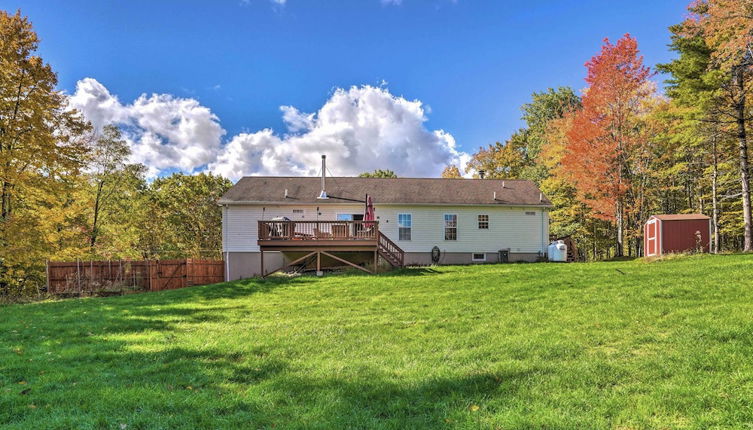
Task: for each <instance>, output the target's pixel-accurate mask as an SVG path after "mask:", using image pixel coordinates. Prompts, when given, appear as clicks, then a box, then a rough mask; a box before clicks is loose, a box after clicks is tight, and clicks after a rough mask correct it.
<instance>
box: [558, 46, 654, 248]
mask: <svg viewBox="0 0 753 430" xmlns="http://www.w3.org/2000/svg"><path fill="white" fill-rule="evenodd" d="M586 68H587V69H588V75H587V77H586V82H587V83H588V88H586V89H585V90H584V94H583V99H582V100H583V104H582V108H581V109H580V110H578V111H576V112H574V113H573V114H572V115H573V117H572V118H571V119H570V121H569V124H570V126H569V128H568V129H567V130H566V132H565V137H564V139H565V151H564V155H563V157H562V160H561V166H562V169H563V173H564V175H565V177H566V178H567V179H568V180H569V181H570V183H571V184H572V185H573V187H574V188H575V189H576V190H577V191H576V192H577V198H578V200H579V201H581V202H582V203H584V204H585V205H586V206H587V207H588V208H589V209H590V214H591V216H593V217H595V218H597V219H602V220H606V221H609V222H611V223H613V225H614V227H615V246H616V253H615V254H616V255H617V256H622V255H623V253H624V249H625V241H624V231H625V215H626V212H628V211H629V210H630V208H629V202H630V201H631V199H632V198H633V197H634V195H633V194H632V193H631V186H632V178H633V177H634V174H635V173H636V172H634V171H633V170H632V169H633V167H634V165H633V155H634V154H636V153H639V152H641V150H640V147H642V146H643V145H645V144H646V141H647V136H646V134H645V133H644V131H643V127H642V124H641V122H642V120H643V117H644V114H645V109H646V105H647V103H646V100H648V99H650V98H651V96H652V95H653V91H654V90H653V86H652V85H651V83H650V82H649V77H650V76H651V70H650V69H649V68H648V67H646V66H644V65H643V57H642V56H640V55H639V52H638V44H637V42H636V40H635V39H634V38H633V37H631V36H630V35H629V34H626V35H625V36H623V37H622V38H621V39H620V40H618V41H617V43H616V44H612V43H610V42H609V40H606V39H605V41H604V45H603V46H602V49H601V52H600V53H599V54H598V55H596V56H595V57H593V58H592V59H591V60H590V61H588V62H587V63H586Z"/></svg>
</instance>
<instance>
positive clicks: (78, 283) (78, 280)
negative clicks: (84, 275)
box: [76, 258, 81, 296]
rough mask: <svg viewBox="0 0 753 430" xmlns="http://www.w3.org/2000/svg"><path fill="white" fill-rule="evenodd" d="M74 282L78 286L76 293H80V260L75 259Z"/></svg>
mask: <svg viewBox="0 0 753 430" xmlns="http://www.w3.org/2000/svg"><path fill="white" fill-rule="evenodd" d="M76 284H77V287H78V295H79V296H80V295H81V263H80V260H79V259H78V258H77V259H76Z"/></svg>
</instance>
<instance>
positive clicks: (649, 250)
mask: <svg viewBox="0 0 753 430" xmlns="http://www.w3.org/2000/svg"><path fill="white" fill-rule="evenodd" d="M658 227H659V226H658V222H657V220H656V218H652V219H650V220H648V222H647V223H646V233H645V234H646V244H645V246H646V256H647V257H650V256H652V255H656V254H658V253H659V228H658Z"/></svg>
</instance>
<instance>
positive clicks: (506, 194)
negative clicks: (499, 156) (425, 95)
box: [219, 176, 552, 206]
mask: <svg viewBox="0 0 753 430" xmlns="http://www.w3.org/2000/svg"><path fill="white" fill-rule="evenodd" d="M326 181H327V182H326V188H327V194H328V195H329V197H330V198H329V199H326V200H320V199H317V196H318V195H319V192H320V191H321V190H320V188H321V185H320V184H321V178H319V177H277V176H275V177H271V176H247V177H244V178H242V179H241V180H240V181H238V183H236V184H235V185H234V186H233V187H232V188H230V190H228V191H227V192H226V193H225V195H223V196H222V198H221V199H220V201H219V203H220V204H241V203H278V204H306V203H315V204H337V203H347V202H349V201H363V200H364V199H365V197H366V194H368V195H370V196H371V197H372V199H374V203H375V204H416V205H430V204H441V205H495V204H496V205H502V206H505V205H507V206H551V205H552V204H551V202H550V201H549V199H547V198H546V196H544V195H543V194H542V193H541V191H540V190H539V189H538V187H537V186H536V184H534V183H533V182H532V181H526V180H509V179H505V180H501V179H439V178H353V177H328V178H327V179H326ZM503 185H504V187H503ZM286 190H287V193H286ZM495 194H496V200H495Z"/></svg>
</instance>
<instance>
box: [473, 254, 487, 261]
mask: <svg viewBox="0 0 753 430" xmlns="http://www.w3.org/2000/svg"><path fill="white" fill-rule="evenodd" d="M471 261H486V253H484V252H474V253H473V254H471Z"/></svg>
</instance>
